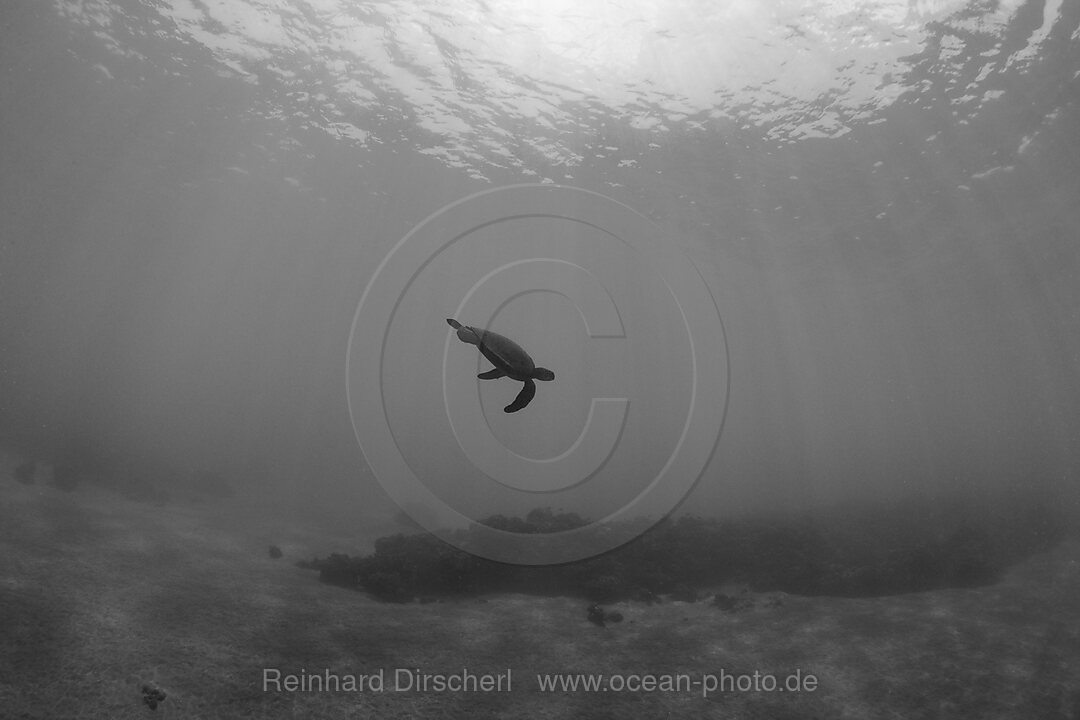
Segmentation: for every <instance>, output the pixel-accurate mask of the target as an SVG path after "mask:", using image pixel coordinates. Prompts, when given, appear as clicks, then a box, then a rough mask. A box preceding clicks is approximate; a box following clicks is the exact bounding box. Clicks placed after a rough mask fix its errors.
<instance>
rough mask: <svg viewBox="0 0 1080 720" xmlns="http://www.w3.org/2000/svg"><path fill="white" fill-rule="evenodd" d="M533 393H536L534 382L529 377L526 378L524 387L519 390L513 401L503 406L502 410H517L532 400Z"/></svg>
mask: <svg viewBox="0 0 1080 720" xmlns="http://www.w3.org/2000/svg"><path fill="white" fill-rule="evenodd" d="M534 395H536V383H534V382H533V381H532V380H531V379H530V380H526V381H525V387H523V388H521V392H519V393H518V396H517V397H516V398H514V402H512V403H510V404H509V405H507V406H506V407H504V408H503V412H508V413H513V412H517V411H518V410H520V409H521V408H523V407H525V406H526V405H528V404H529V403H530V402H532V399H533V396H534Z"/></svg>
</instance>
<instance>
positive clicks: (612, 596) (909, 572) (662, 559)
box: [297, 496, 1065, 624]
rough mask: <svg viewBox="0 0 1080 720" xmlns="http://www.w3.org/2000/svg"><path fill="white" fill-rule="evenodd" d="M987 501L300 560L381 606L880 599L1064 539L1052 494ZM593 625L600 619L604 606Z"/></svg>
mask: <svg viewBox="0 0 1080 720" xmlns="http://www.w3.org/2000/svg"><path fill="white" fill-rule="evenodd" d="M987 505H988V503H986V502H984V503H983V504H981V505H980V506H979V511H978V512H973V511H972V510H971V509H970V507H969V506H967V505H964V504H963V503H959V502H955V503H953V504H952V505H948V504H943V503H942V502H941V501H940V500H939V501H937V502H935V503H931V504H922V505H919V504H918V503H915V502H912V503H908V504H907V505H900V504H897V503H894V504H882V505H880V506H862V507H845V508H842V509H839V510H835V511H819V512H818V513H816V514H807V515H805V516H802V517H788V518H779V519H777V518H769V519H765V518H742V519H726V520H707V519H703V518H699V517H694V516H684V517H681V518H679V519H677V520H671V519H665V520H662V521H660V522H658V523H656V524H655V525H653V526H652V527H651V528H649V529H648V530H647V531H645V532H644V533H641V534H640V535H638V536H636V537H634V538H633V539H632V540H630V541H629V542H626V543H625V544H623V545H621V546H619V547H617V548H615V549H614V550H612V551H610V552H607V553H604V554H603V555H600V556H597V557H590V558H587V559H585V560H580V561H577V562H572V563H566V564H563V565H547V566H545V565H530V564H524V563H523V564H521V565H511V564H504V563H498V562H495V561H492V560H487V559H485V558H483V557H481V556H479V555H478V554H477V555H474V554H472V553H470V552H467V551H466V550H463V549H462V548H466V549H467V548H469V547H470V544H471V543H472V542H473V541H474V540H476V538H477V537H478V535H479V534H478V533H474V532H473V530H472V529H468V530H460V531H456V536H455V537H454V538H453V540H454V543H453V545H451V544H449V543H447V542H444V541H443V540H441V539H439V538H436V537H435V536H433V535H429V534H414V535H403V534H397V535H392V536H388V537H382V538H379V539H378V540H376V542H375V551H374V552H373V553H372V554H370V555H366V556H362V557H349V556H348V555H342V554H337V553H335V554H333V555H330V556H329V557H327V558H323V559H315V560H312V561H310V562H304V561H301V562H299V563H297V565H298V566H300V567H304V568H308V569H314V570H318V571H319V579H320V580H321V581H322V582H325V583H329V584H332V585H338V586H341V587H345V588H349V589H352V590H363V591H366V592H368V593H369V594H371V595H372V596H373V597H375V598H377V599H379V600H383V601H387V602H411V601H412V600H413V599H415V598H417V597H425V598H443V597H462V596H469V597H475V596H478V595H483V594H491V593H531V594H538V595H548V596H555V595H560V596H570V597H579V598H583V599H586V600H588V601H589V602H592V603H612V602H618V601H625V600H632V601H636V602H644V603H649V604H652V603H655V602H660V596H661V595H667V596H668V597H670V598H671V599H673V600H681V601H684V602H696V601H698V600H700V599H701V598H702V597H705V596H707V594H708V592H709V589H710V588H712V589H715V588H717V587H719V586H728V585H731V584H732V583H733V582H736V581H737V582H739V583H742V584H743V585H744V586H746V590H744V591H740V592H729V591H722V592H720V593H717V594H715V595H714V597H713V600H712V602H713V604H714V605H716V606H717V607H718V608H720V609H721V610H723V611H725V612H740V611H742V610H746V609H749V608H751V607H761V606H762V604H763V603H765V602H773V601H772V600H769V601H766V600H765V599H764V598H769V597H773V598H775V597H777V596H776V595H775V592H782V593H788V594H793V595H834V596H843V597H874V596H881V595H894V594H900V593H907V592H918V591H924V590H933V589H938V588H946V587H976V586H981V585H987V584H991V583H993V582H995V581H996V579H997V578H998V577H999V575H1000V573H1001V572H1002V571H1003V570H1004V569H1005V568H1007V567H1009V566H1010V565H1011V564H1013V563H1015V562H1018V561H1019V560H1022V559H1023V558H1025V557H1027V556H1028V555H1030V554H1032V553H1035V552H1043V551H1046V550H1048V549H1050V548H1052V547H1054V546H1055V545H1056V544H1057V543H1058V542H1060V540H1061V539H1062V537H1063V536H1064V527H1065V521H1064V519H1063V516H1062V514H1061V512H1060V511H1059V509H1058V508H1057V506H1056V505H1055V504H1054V503H1053V502H1052V501H1045V500H1044V501H1040V500H1039V499H1038V498H1033V497H1019V498H1017V497H1014V496H1010V497H1005V498H1001V499H1000V500H999V501H998V504H997V505H995V506H993V507H992V509H987ZM584 522H585V521H584V520H582V519H581V518H580V517H578V516H577V515H573V514H559V513H553V512H551V511H550V510H549V509H547V508H542V509H539V510H534V511H532V512H530V513H529V514H528V515H527V516H526V517H525V518H508V517H505V516H502V515H497V516H493V517H490V518H487V519H485V520H483V521H482V522H481V523H480V524H481V525H485V526H487V527H492V528H496V529H501V530H505V531H507V532H516V533H544V532H560V531H562V530H566V529H568V528H573V527H580V526H581V525H582V523H584ZM616 531H617V530H616ZM750 587H753V589H754V591H755V592H754V593H749V588H750ZM770 593H773V595H770ZM777 603H778V601H777ZM597 607H598V605H597ZM590 620H591V621H593V622H597V621H598V620H599V621H601V622H598V623H597V624H601V623H602V622H606V619H605V616H603V615H602V614H600V615H594V616H592V617H590Z"/></svg>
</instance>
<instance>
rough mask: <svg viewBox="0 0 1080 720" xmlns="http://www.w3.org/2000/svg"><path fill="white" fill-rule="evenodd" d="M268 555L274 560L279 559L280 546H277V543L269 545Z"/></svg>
mask: <svg viewBox="0 0 1080 720" xmlns="http://www.w3.org/2000/svg"><path fill="white" fill-rule="evenodd" d="M270 557H271V558H272V559H274V560H279V559H281V548H279V547H278V546H277V545H271V546H270Z"/></svg>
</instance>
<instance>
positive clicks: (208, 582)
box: [0, 484, 1080, 720]
mask: <svg viewBox="0 0 1080 720" xmlns="http://www.w3.org/2000/svg"><path fill="white" fill-rule="evenodd" d="M250 527H251V525H250V524H249V523H240V522H237V521H236V519H235V518H233V517H231V516H230V513H229V512H227V511H224V510H214V511H211V510H209V509H208V508H206V507H202V508H200V507H192V506H177V505H162V506H152V505H148V504H146V503H137V502H132V501H129V500H126V499H123V498H120V497H117V496H115V495H112V494H108V493H106V492H104V491H98V490H88V491H86V492H83V491H82V490H80V491H79V492H76V493H63V492H60V491H57V490H55V489H52V488H47V487H38V486H18V485H15V484H11V485H7V486H5V487H3V488H0V716H2V717H3V718H5V719H7V718H48V719H50V720H53V719H59V718H76V717H77V718H95V719H98V718H116V719H119V718H129V717H140V718H147V717H161V718H229V719H230V720H232V719H237V718H249V717H250V718H448V717H461V718H485V717H506V718H570V717H581V718H609V717H610V718H620V719H625V718H635V717H641V718H657V717H678V718H693V717H715V718H727V719H730V720H737V719H738V718H770V719H772V720H778V719H780V720H782V719H784V718H801V719H809V718H830V719H832V718H858V719H859V720H866V719H871V718H904V719H908V718H982V719H984V720H989V719H992V718H1040V719H1041V720H1051V719H1054V718H1080V672H1078V669H1080V541H1077V540H1076V539H1069V540H1066V541H1065V542H1064V543H1062V544H1061V545H1060V546H1059V547H1057V548H1056V549H1055V550H1053V551H1052V552H1049V553H1044V554H1040V555H1035V556H1033V557H1031V558H1029V559H1028V560H1026V561H1025V562H1023V563H1022V564H1020V565H1018V566H1015V567H1014V568H1012V569H1011V570H1009V571H1008V572H1007V573H1006V574H1005V575H1004V577H1003V579H1002V581H1001V582H999V583H997V584H996V585H993V586H989V587H983V588H977V589H954V590H940V591H933V592H923V593H913V594H908V595H900V596H893V597H882V598H872V599H838V598H830V597H814V598H806V597H795V596H782V597H780V600H781V602H780V603H779V604H776V603H772V602H770V603H764V602H763V603H758V606H757V607H755V608H753V609H750V610H747V611H744V612H740V613H725V612H722V611H720V609H718V608H717V607H716V606H714V605H712V604H710V603H706V602H701V603H679V602H667V603H664V604H660V605H652V606H647V605H644V604H635V603H623V604H618V605H617V606H613V607H612V608H610V609H617V610H619V611H620V612H621V613H622V614H623V615H624V617H625V619H624V621H623V622H621V623H618V624H611V623H609V624H608V625H607V626H606V627H598V626H596V625H594V624H591V623H590V622H588V620H587V618H586V613H585V603H583V602H582V601H579V600H573V599H563V598H537V597H529V596H524V595H512V596H500V597H496V596H491V597H487V598H482V599H479V600H476V599H474V600H468V601H460V602H442V603H430V604H408V605H399V604H384V603H379V602H376V601H374V600H372V599H370V598H368V597H367V596H365V595H363V594H362V593H357V592H352V591H348V590H343V589H340V588H335V587H332V586H328V585H324V584H320V583H318V582H316V581H315V579H314V578H313V576H312V575H311V573H309V572H305V571H302V570H300V569H298V568H296V567H294V566H293V564H292V562H291V560H292V559H295V558H294V557H290V549H291V548H295V549H296V550H297V552H299V551H300V550H301V549H306V548H301V547H300V546H304V545H313V544H317V540H318V538H317V537H309V538H308V539H307V540H304V541H300V540H297V541H296V544H295V545H293V546H290V544H289V543H288V542H285V543H283V544H282V545H283V548H284V549H285V551H286V557H285V559H283V560H273V559H271V558H270V557H268V553H267V546H268V542H271V541H273V540H274V539H275V538H274V537H273V536H272V531H271V529H270V528H267V529H264V530H259V531H253V530H251V529H250ZM243 528H249V529H246V530H245V529H243ZM290 532H291V534H289V533H286V532H285V531H281V532H280V533H279V535H283V536H285V535H287V536H288V537H291V538H293V539H294V540H295V539H296V538H297V537H298V536H297V534H296V531H290ZM268 669H269V670H268ZM398 669H402V670H403V671H408V672H407V674H409V675H410V676H415V675H414V673H415V671H419V672H421V673H426V674H429V675H436V674H450V675H453V674H458V675H460V674H461V673H463V672H464V671H466V670H467V671H468V672H469V673H472V674H474V675H476V676H483V675H484V674H491V675H493V676H495V675H498V674H505V673H506V672H507V671H508V670H509V672H510V673H511V679H512V682H511V686H510V690H509V691H508V692H506V691H502V692H499V691H491V692H484V691H482V690H478V691H475V692H453V691H437V690H428V691H416V690H415V689H410V690H396V689H395V684H394V680H395V678H396V677H397V671H398ZM275 671H280V673H281V674H282V676H281V677H285V676H287V675H296V676H298V677H303V678H304V679H306V683H305V684H306V685H311V684H312V683H313V682H314V681H313V680H311V678H312V677H313V676H315V675H325V673H327V672H329V673H332V674H334V675H336V676H337V677H338V678H339V680H341V681H342V682H345V681H346V680H347V678H348V676H349V675H353V676H359V675H372V674H375V675H377V674H379V672H380V671H381V672H382V674H383V677H384V686H383V689H382V691H381V692H380V691H372V690H368V691H364V692H349V691H344V690H341V691H336V692H328V691H323V692H318V691H314V690H308V691H295V692H288V691H285V690H281V691H278V690H276V689H275V688H270V689H269V690H265V689H264V687H263V680H264V676H265V675H266V673H267V672H269V673H270V676H271V677H276V676H275V675H274V672H275ZM797 672H798V673H801V676H802V677H803V678H805V677H806V676H807V675H812V676H813V677H814V679H815V680H816V687H814V688H813V689H812V690H809V689H805V688H804V689H803V690H801V691H797V692H782V691H779V690H774V691H772V692H769V691H767V689H766V688H768V687H771V685H770V682H771V680H769V678H767V677H766V675H771V676H775V677H776V678H777V679H778V680H777V681H778V683H779V684H781V685H783V684H784V682H785V678H787V677H788V676H789V675H790V674H794V673H797ZM555 673H587V674H592V675H597V676H599V675H603V676H604V677H603V680H602V681H601V682H602V687H606V688H607V689H606V690H604V689H601V690H595V691H586V690H583V689H579V690H578V691H575V692H564V691H556V692H544V691H542V690H541V688H540V686H539V684H538V680H537V675H541V674H542V675H552V674H555ZM755 673H757V674H758V676H757V680H756V681H755V679H754V674H755ZM725 674H726V675H727V676H731V678H732V679H733V680H734V679H738V678H739V676H745V677H744V678H742V679H741V682H744V683H745V682H749V683H750V684H751V685H754V684H756V685H757V689H753V688H751V689H748V690H745V691H743V690H738V689H735V690H727V691H724V690H721V689H717V690H716V691H714V692H712V693H708V695H707V696H706V693H705V692H704V688H703V687H702V684H703V683H709V682H711V681H712V679H713V678H715V679H717V680H718V681H719V679H720V678H722V677H724V675H725ZM616 675H617V676H618V677H613V676H616ZM647 675H648V676H654V677H655V679H656V682H657V683H658V685H663V684H664V682H665V681H666V680H668V679H669V678H670V679H671V681H672V682H677V683H680V684H681V687H680V688H679V689H672V690H661V689H656V690H653V691H636V692H635V691H627V690H621V691H620V690H618V689H616V688H618V687H621V685H622V684H623V683H625V684H628V685H633V686H636V685H637V683H638V682H640V681H641V678H642V677H643V676H647ZM645 682H646V683H648V682H650V681H649V680H648V679H646V681H645ZM725 682H728V681H726V680H725ZM687 683H689V686H687ZM144 686H146V687H148V688H150V689H154V690H160V692H161V693H164V695H165V699H164V700H162V701H160V703H159V704H158V707H157V708H156V709H154V710H152V709H151V708H150V707H149V705H148V704H147V702H146V701H145V698H146V697H147V696H146V694H145V693H144ZM503 687H504V688H505V684H503Z"/></svg>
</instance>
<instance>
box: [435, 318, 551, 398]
mask: <svg viewBox="0 0 1080 720" xmlns="http://www.w3.org/2000/svg"><path fill="white" fill-rule="evenodd" d="M446 322H447V324H449V325H450V327H452V328H454V329H455V330H457V336H458V339H459V340H461V342H463V343H468V344H469V345H475V346H477V347H478V348H480V353H481V354H482V355H483V356H484V357H486V358H487V359H488V360H490V361H491V364H492V365H494V366H495V367H494V368H492V369H491V370H488V371H487V372H482V373H480V374H479V375H477V376H476V377H478V378H480V379H481V380H494V379H495V378H501V377H508V378H510V379H511V380H517V381H518V382H522V383H525V387H523V388H521V392H519V393H518V396H517V397H516V398H514V402H512V403H510V404H509V405H507V406H506V407H504V408H503V412H508V413H514V412H517V411H518V410H520V409H522V408H523V407H525V406H526V405H528V404H529V403H530V402H531V401H532V399H533V397H534V396H535V395H536V383H535V382H533V381H534V380H543V381H550V380H554V379H555V373H553V372H551V371H550V370H548V369H547V368H542V367H536V364H535V363H534V362H533V359H532V358H531V357H529V353H527V352H525V349H524V348H522V347H521V346H520V345H518V344H517V343H516V342H514V341H513V340H511V339H510V338H508V337H504V336H502V335H500V334H498V333H494V332H491V331H490V330H481V329H480V328H475V327H470V326H468V325H462V324H461V323H459V322H458V321H457V320H454V319H453V318H447V319H446Z"/></svg>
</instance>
